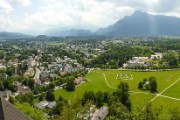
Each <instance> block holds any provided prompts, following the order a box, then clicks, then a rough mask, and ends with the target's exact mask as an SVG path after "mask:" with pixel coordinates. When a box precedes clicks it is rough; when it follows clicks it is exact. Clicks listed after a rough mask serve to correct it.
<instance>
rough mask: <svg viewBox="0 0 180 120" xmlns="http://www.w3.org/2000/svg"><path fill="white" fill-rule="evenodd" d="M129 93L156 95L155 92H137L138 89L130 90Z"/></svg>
mask: <svg viewBox="0 0 180 120" xmlns="http://www.w3.org/2000/svg"><path fill="white" fill-rule="evenodd" d="M129 93H135V94H148V95H154V94H153V93H146V92H136V91H129Z"/></svg>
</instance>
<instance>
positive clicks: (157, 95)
mask: <svg viewBox="0 0 180 120" xmlns="http://www.w3.org/2000/svg"><path fill="white" fill-rule="evenodd" d="M179 81H180V78H178V79H177V80H176V81H175V82H174V83H172V84H171V85H169V86H168V87H167V88H165V89H164V90H163V91H162V92H160V93H159V94H156V96H155V97H154V98H152V99H151V100H150V101H149V102H148V104H150V103H151V102H153V101H154V100H155V99H156V98H157V97H159V96H162V97H165V96H164V95H162V94H163V93H164V92H165V91H166V90H168V89H169V88H170V87H172V86H173V85H174V84H176V83H177V82H179ZM166 98H170V99H174V100H175V99H176V100H177V98H172V97H168V96H166ZM146 106H147V105H146ZM146 106H144V107H143V108H142V109H141V111H142V110H143V109H145V107H146ZM141 111H140V112H141ZM140 112H139V113H140ZM139 113H138V114H137V115H139Z"/></svg>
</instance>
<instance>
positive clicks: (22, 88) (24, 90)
mask: <svg viewBox="0 0 180 120" xmlns="http://www.w3.org/2000/svg"><path fill="white" fill-rule="evenodd" d="M17 92H19V93H21V94H26V93H29V92H31V89H30V88H29V86H25V85H20V86H18V89H17Z"/></svg>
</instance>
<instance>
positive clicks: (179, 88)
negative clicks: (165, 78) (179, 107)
mask: <svg viewBox="0 0 180 120" xmlns="http://www.w3.org/2000/svg"><path fill="white" fill-rule="evenodd" d="M163 95H166V96H170V97H174V98H178V99H180V81H179V82H178V83H176V84H175V85H173V86H172V87H171V88H169V89H168V90H167V91H166V92H165V93H164V94H163Z"/></svg>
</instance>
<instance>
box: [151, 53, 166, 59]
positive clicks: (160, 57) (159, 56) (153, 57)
mask: <svg viewBox="0 0 180 120" xmlns="http://www.w3.org/2000/svg"><path fill="white" fill-rule="evenodd" d="M162 57H163V55H162V53H155V54H154V55H151V59H152V60H161V59H162Z"/></svg>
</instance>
